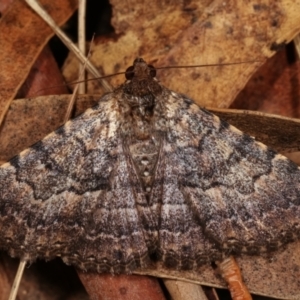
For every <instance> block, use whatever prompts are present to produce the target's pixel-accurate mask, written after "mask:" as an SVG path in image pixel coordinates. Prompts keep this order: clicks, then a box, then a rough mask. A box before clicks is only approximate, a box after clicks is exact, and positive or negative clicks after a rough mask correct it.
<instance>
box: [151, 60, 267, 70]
mask: <svg viewBox="0 0 300 300" xmlns="http://www.w3.org/2000/svg"><path fill="white" fill-rule="evenodd" d="M257 62H263V61H262V60H249V61H240V62H232V63H221V64H205V65H182V66H165V67H157V68H155V69H156V70H161V69H184V68H203V67H219V66H233V65H240V64H251V63H257Z"/></svg>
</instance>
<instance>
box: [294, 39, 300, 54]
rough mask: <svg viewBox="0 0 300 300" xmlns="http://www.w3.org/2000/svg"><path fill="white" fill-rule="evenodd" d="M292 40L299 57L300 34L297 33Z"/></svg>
mask: <svg viewBox="0 0 300 300" xmlns="http://www.w3.org/2000/svg"><path fill="white" fill-rule="evenodd" d="M293 42H294V45H295V48H296V51H297V54H298V59H300V34H298V35H296V36H295V37H294V40H293Z"/></svg>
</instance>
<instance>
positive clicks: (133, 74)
mask: <svg viewBox="0 0 300 300" xmlns="http://www.w3.org/2000/svg"><path fill="white" fill-rule="evenodd" d="M155 76H156V69H155V68H154V67H153V66H152V65H148V64H147V63H146V62H145V61H144V60H143V59H142V58H139V57H138V58H136V59H135V60H134V62H133V65H132V66H130V67H129V68H127V70H126V72H125V77H126V79H127V80H132V79H145V78H149V77H151V78H154V77H155Z"/></svg>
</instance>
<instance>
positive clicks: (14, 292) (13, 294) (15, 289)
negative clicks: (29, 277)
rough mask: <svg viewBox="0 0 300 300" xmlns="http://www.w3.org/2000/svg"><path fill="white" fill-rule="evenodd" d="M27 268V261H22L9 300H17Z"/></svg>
mask: <svg viewBox="0 0 300 300" xmlns="http://www.w3.org/2000/svg"><path fill="white" fill-rule="evenodd" d="M25 266H26V261H25V260H20V263H19V267H18V270H17V273H16V276H15V279H14V282H13V285H12V288H11V291H10V294H9V297H8V300H16V298H17V294H18V290H19V287H20V282H21V279H22V276H23V273H24V268H25Z"/></svg>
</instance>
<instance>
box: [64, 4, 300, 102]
mask: <svg viewBox="0 0 300 300" xmlns="http://www.w3.org/2000/svg"><path fill="white" fill-rule="evenodd" d="M112 5H113V15H114V17H113V26H114V28H115V30H116V35H115V36H114V37H113V38H111V39H105V40H104V39H102V40H100V41H99V44H97V45H96V46H95V47H93V54H92V58H91V59H92V61H93V62H94V63H95V65H97V66H98V67H99V68H101V69H103V70H104V73H105V74H111V73H115V72H118V71H122V70H125V69H126V68H127V67H128V66H129V65H130V64H131V63H132V61H133V59H134V58H136V57H137V56H142V57H144V59H145V60H146V61H148V63H151V64H154V65H155V66H170V65H194V64H204V65H205V64H209V63H217V64H221V63H226V62H227V63H232V62H245V61H249V60H252V61H253V60H256V61H257V60H259V61H260V62H258V63H249V64H240V65H234V66H218V67H206V68H195V69H190V68H187V69H185V70H182V69H180V70H178V69H174V70H169V69H168V70H164V71H163V70H159V71H158V78H159V79H160V80H161V81H162V82H163V83H164V85H165V86H167V87H169V88H170V89H173V90H175V91H178V92H181V93H185V94H187V95H189V96H190V97H191V98H193V99H195V100H196V101H197V102H198V103H199V104H201V105H202V106H210V107H228V106H229V105H230V103H231V102H232V101H233V100H234V98H235V96H236V95H237V93H238V92H239V91H240V90H241V89H242V88H243V87H244V85H245V84H246V82H247V80H248V79H249V77H250V76H251V75H252V74H253V73H254V71H255V70H256V69H257V68H258V67H259V66H260V65H261V64H262V63H263V61H264V60H265V58H266V57H270V56H272V55H273V54H274V53H275V50H276V49H278V47H279V46H280V45H281V44H284V43H285V42H287V41H290V40H291V39H292V38H293V36H295V35H296V34H297V32H299V31H300V25H299V22H298V15H299V13H300V6H299V5H297V0H294V1H286V0H280V1H276V2H272V3H270V2H268V1H266V0H264V1H260V3H259V4H257V2H255V1H250V2H247V3H246V2H238V1H233V0H232V1H226V2H224V1H223V0H219V1H213V2H208V3H205V2H203V3H202V6H200V4H199V1H196V0H195V1H190V2H188V5H187V6H185V4H182V2H172V3H167V2H165V3H162V2H161V1H156V2H155V1H154V2H151V9H150V8H149V6H145V3H144V2H143V1H140V2H136V1H129V2H128V1H127V2H126V5H125V4H124V3H123V2H122V1H117V0H114V1H112ZM146 7H147V9H146ZM69 65H70V63H69ZM66 73H67V70H66V71H65V74H66ZM70 73H72V72H70ZM76 74H77V71H76ZM73 79H74V77H72V76H71V75H70V74H69V75H68V77H67V81H71V80H73ZM122 80H123V78H122V76H118V77H117V78H114V79H112V80H111V82H112V85H113V86H116V85H118V84H119V83H121V82H122ZM187 83H188V84H187ZM89 92H90V93H94V92H99V90H95V89H94V87H93V88H91V89H90V90H89Z"/></svg>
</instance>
